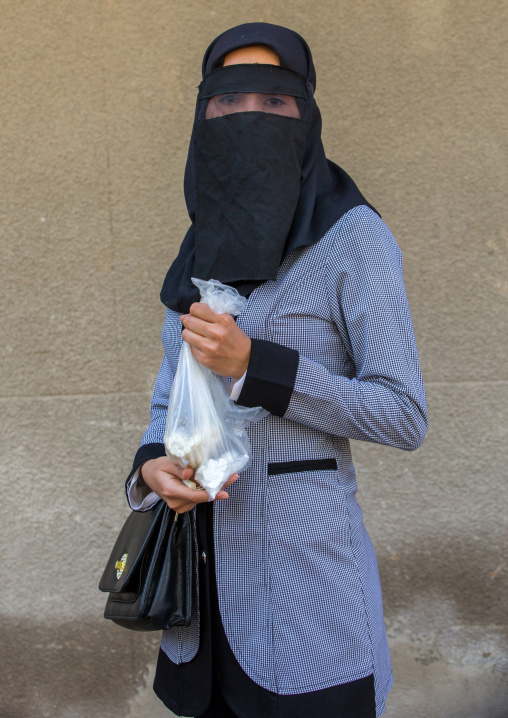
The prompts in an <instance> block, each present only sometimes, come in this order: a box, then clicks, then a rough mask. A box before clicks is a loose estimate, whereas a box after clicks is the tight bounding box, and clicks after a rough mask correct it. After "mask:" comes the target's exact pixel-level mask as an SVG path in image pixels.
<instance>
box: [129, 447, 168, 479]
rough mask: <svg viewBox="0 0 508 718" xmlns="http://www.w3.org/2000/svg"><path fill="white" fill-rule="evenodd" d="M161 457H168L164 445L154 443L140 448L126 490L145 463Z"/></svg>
mask: <svg viewBox="0 0 508 718" xmlns="http://www.w3.org/2000/svg"><path fill="white" fill-rule="evenodd" d="M160 456H166V449H165V448H164V444H156V443H153V444H143V446H140V447H139V449H138V450H137V451H136V456H135V457H134V462H133V464H132V469H131V472H130V474H129V476H128V477H127V479H126V481H125V490H126V491H127V483H128V481H129V479H130V478H131V476H132V474H133V473H134V472H135V471H137V470H138V469H139V467H140V466H141V464H144V463H145V461H149V460H150V459H158V458H159V457H160Z"/></svg>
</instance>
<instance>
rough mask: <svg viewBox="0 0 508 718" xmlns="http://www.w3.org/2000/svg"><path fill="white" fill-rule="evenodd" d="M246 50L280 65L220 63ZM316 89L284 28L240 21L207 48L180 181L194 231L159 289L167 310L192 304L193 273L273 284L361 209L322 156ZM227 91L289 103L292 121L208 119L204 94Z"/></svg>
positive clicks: (242, 115)
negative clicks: (295, 253)
mask: <svg viewBox="0 0 508 718" xmlns="http://www.w3.org/2000/svg"><path fill="white" fill-rule="evenodd" d="M249 45H266V46H268V47H269V48H270V49H272V50H274V51H275V52H276V53H277V54H278V55H279V58H280V62H281V66H280V67H278V66H274V65H261V64H259V65H258V64H245V65H230V66H227V67H224V68H223V67H222V62H223V59H224V56H225V55H226V54H227V53H228V52H231V51H232V50H234V49H237V48H240V47H245V46H249ZM314 88H315V72H314V66H313V64H312V58H311V55H310V50H309V48H308V46H307V44H306V43H305V41H304V40H303V38H301V37H300V36H299V35H297V34H296V33H294V32H292V31H291V30H287V29H286V28H282V27H278V26H275V25H267V24H265V23H251V24H247V25H241V26H239V27H237V28H233V29H232V30H228V31H227V32H225V33H223V34H222V35H220V36H219V37H218V38H217V39H216V40H215V41H214V42H213V43H212V44H211V45H210V47H209V48H208V50H207V52H206V53H205V57H204V60H203V82H202V83H201V85H200V88H199V94H198V100H197V105H196V114H195V121H194V127H193V132H192V137H191V143H190V149H189V156H188V159H187V166H186V170H185V181H184V190H185V199H186V202H187V209H188V211H189V216H190V219H191V222H192V225H191V227H190V228H189V230H188V232H187V234H186V236H185V239H184V241H183V243H182V245H181V247H180V252H179V254H178V257H177V258H176V260H175V261H174V262H173V264H172V265H171V267H170V269H169V271H168V273H167V276H166V279H165V281H164V285H163V287H162V291H161V300H162V302H163V303H164V304H165V305H166V306H168V307H169V308H170V309H173V310H175V311H177V312H180V313H185V312H188V310H189V307H190V304H192V302H194V301H199V294H198V292H197V290H196V288H195V287H194V285H193V284H192V283H191V281H190V278H191V277H194V276H195V277H199V278H201V279H219V280H220V281H222V282H224V283H226V284H231V285H233V286H235V287H236V288H237V289H238V291H239V292H240V293H241V294H243V295H244V296H247V295H248V294H249V293H250V292H251V291H252V290H253V289H254V288H255V287H257V286H259V285H260V284H261V283H262V282H264V281H267V280H272V279H275V277H276V275H277V271H278V268H279V266H280V264H281V262H282V260H283V259H284V257H286V256H287V254H288V253H289V252H291V251H292V250H293V249H296V248H297V247H302V246H306V245H310V244H314V243H315V242H317V241H319V239H321V237H322V236H323V235H324V234H325V233H326V231H327V230H328V229H330V227H331V226H333V224H335V222H336V221H337V220H338V219H339V218H340V217H341V216H342V215H343V214H345V212H347V211H348V210H349V209H351V208H352V207H355V206H358V205H360V204H368V203H367V202H366V201H365V199H364V198H363V196H362V195H361V193H360V192H359V190H358V189H357V187H356V185H355V184H354V183H353V181H352V180H351V179H350V178H349V177H348V175H346V173H345V172H344V171H343V170H341V169H340V168H339V167H337V166H336V165H334V164H333V163H331V162H329V161H328V160H327V159H326V157H325V154H324V149H323V146H322V143H321V117H320V113H319V109H318V107H317V105H316V103H315V101H314V98H313V93H314ZM228 93H231V94H232V95H233V94H234V93H264V94H266V95H271V94H277V95H285V96H289V97H293V98H295V101H296V104H297V107H298V110H299V115H300V116H299V117H295V116H292V117H288V116H284V115H279V114H270V113H269V112H259V111H253V112H252V111H251V112H243V111H240V112H234V113H232V114H224V115H223V116H220V117H214V118H212V119H206V108H207V105H208V102H209V98H211V97H215V96H223V95H226V96H227V95H228Z"/></svg>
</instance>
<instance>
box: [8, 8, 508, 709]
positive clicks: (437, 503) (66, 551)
mask: <svg viewBox="0 0 508 718" xmlns="http://www.w3.org/2000/svg"><path fill="white" fill-rule="evenodd" d="M247 7H248V9H244V8H247ZM507 8H508V6H507V4H506V3H505V2H503V1H502V0H482V1H481V2H480V0H474V1H473V2H461V3H459V2H452V0H398V1H397V2H395V1H394V0H384V2H374V0H341V2H335V1H334V0H315V2H312V3H309V2H304V1H303V0H296V1H294V2H291V1H290V2H289V3H273V2H265V1H263V0H251V2H250V3H249V4H248V5H247V4H242V3H235V2H231V1H230V0H218V1H217V2H215V3H207V2H205V1H204V0H191V1H190V2H186V3H181V2H178V3H177V2H175V1H174V0H173V1H171V0H165V1H163V0H143V1H141V0H137V1H136V0H72V1H71V0H20V2H16V3H14V2H9V0H0V18H1V20H0V78H1V79H0V169H1V171H0V185H1V186H0V222H1V229H0V231H1V261H0V296H1V298H2V342H1V347H0V353H1V377H2V390H1V396H0V417H1V422H2V424H1V426H2V429H1V433H0V437H1V441H2V451H1V456H2V481H3V489H2V510H3V518H2V524H1V541H2V547H3V551H2V555H3V558H2V579H1V585H2V591H1V593H0V602H1V620H2V624H1V629H0V641H1V643H2V650H3V655H2V661H1V665H2V671H1V673H2V679H1V683H2V689H1V699H0V706H1V707H0V714H1V715H2V716H8V717H9V718H22V717H23V718H25V717H26V718H32V717H34V718H35V717H39V716H51V717H52V718H74V717H79V718H81V717H82V716H83V717H84V716H90V715H94V716H100V717H107V718H125V716H136V717H142V716H151V717H152V718H154V717H155V716H159V715H160V716H163V715H169V714H168V713H167V712H166V711H165V710H163V709H162V707H159V704H158V703H157V702H156V700H155V699H154V698H153V697H152V695H151V691H150V687H149V681H150V675H151V672H152V671H153V664H154V661H155V657H156V652H157V649H156V643H155V640H154V637H150V636H143V635H136V634H131V633H130V632H127V631H123V630H122V629H120V628H117V627H115V626H112V625H109V624H107V623H106V622H105V621H104V620H103V619H102V618H101V615H102V609H103V603H104V600H103V597H102V595H100V594H99V593H98V592H97V590H96V584H97V582H98V578H99V576H100V573H101V570H102V566H103V564H104V562H105V560H106V558H107V556H108V554H109V551H110V548H111V546H112V542H113V540H114V538H115V536H116V533H117V531H118V529H119V527H120V525H121V523H122V521H123V518H124V516H125V515H126V513H127V509H126V505H125V503H124V498H123V489H122V484H123V479H124V476H125V475H126V473H127V472H128V469H129V465H130V462H131V460H132V456H133V454H134V451H135V449H136V447H137V445H138V442H139V439H140V437H141V434H142V432H143V430H144V427H145V425H146V423H147V420H148V401H149V396H150V392H151V387H152V384H153V381H154V377H155V374H156V372H157V369H158V364H159V362H160V359H161V348H160V344H159V333H160V328H161V323H162V319H163V313H164V312H163V307H162V305H160V303H159V300H158V293H159V288H160V285H161V282H162V280H163V277H164V274H165V271H166V268H167V266H168V265H169V263H170V261H171V260H172V258H173V256H174V253H175V250H176V248H177V247H178V245H179V242H180V240H181V238H182V236H183V233H184V231H185V228H186V225H187V218H186V212H185V207H184V202H183V194H182V177H183V168H184V163H185V158H186V153H187V142H188V137H189V132H190V127H191V121H192V115H193V107H194V96H195V89H194V88H195V87H196V85H197V84H198V82H199V71H200V62H201V56H202V53H203V51H204V49H205V47H206V46H207V44H208V43H209V41H211V40H212V39H213V37H215V35H216V34H218V33H219V32H220V31H222V30H224V29H226V28H227V27H228V26H231V25H234V24H237V23H240V22H246V21H252V20H265V21H269V22H275V23H281V24H285V25H287V26H289V27H292V28H294V29H295V30H297V31H299V32H301V33H302V35H303V36H304V37H305V38H306V39H307V40H308V41H309V43H310V45H311V47H312V48H313V52H314V56H315V61H316V66H317V72H318V92H317V95H318V102H319V104H320V106H321V108H322V111H323V116H324V128H325V129H324V140H325V144H326V149H327V151H328V154H329V156H330V157H332V158H333V159H335V160H336V161H337V162H339V163H340V164H341V165H343V166H344V168H345V169H346V170H347V171H348V172H350V173H351V174H352V175H353V177H354V178H355V179H356V180H357V182H358V184H359V185H360V187H361V188H362V190H363V191H364V193H365V194H366V195H367V197H368V198H369V199H370V201H371V202H372V203H373V204H374V205H375V206H376V207H378V208H379V210H380V211H381V212H382V214H383V217H384V218H385V220H386V221H387V222H388V224H389V225H390V226H391V228H392V230H393V231H394V233H395V235H396V237H397V238H398V240H399V243H400V245H401V247H402V250H403V252H404V258H405V276H406V282H407V289H408V294H409V298H410V303H411V307H412V312H413V318H414V323H415V329H416V334H417V339H418V345H419V349H420V354H421V360H422V367H423V372H424V376H425V379H426V385H427V389H428V400H429V415H430V430H429V434H428V438H427V439H426V442H425V443H424V445H423V447H422V448H421V449H420V450H419V451H418V452H417V453H416V454H405V453H402V452H397V451H395V450H390V449H387V448H385V447H379V446H373V445H360V444H355V445H354V453H355V457H356V462H357V467H358V480H359V488H360V491H359V498H360V501H361V503H362V506H363V507H364V510H365V516H366V523H367V526H368V528H369V530H370V532H371V535H372V538H373V540H374V543H375V545H376V549H377V553H378V556H379V563H380V570H381V575H382V582H383V589H384V596H385V604H386V619H387V624H388V628H389V634H390V638H391V645H392V650H393V659H394V670H395V677H396V687H395V689H394V691H393V693H392V696H391V699H390V701H389V706H388V712H387V716H389V718H407V717H408V716H411V718H417V717H422V718H423V717H425V718H452V716H453V717H455V716H460V717H461V718H503V717H504V718H506V716H507V715H508V707H507V706H508V687H507V683H508V659H507V657H506V647H507V628H506V588H507V583H508V558H507V546H506V530H507V513H508V512H507V509H506V506H507V504H506V499H507V482H506V478H507V476H506V475H507V468H506V466H507V457H506V446H507V409H506V407H507V405H508V381H507V380H508V364H507V361H506V354H507V349H508V340H507V334H506V327H507V303H508V206H507V202H506V196H507V189H508V187H507V184H508V171H507V166H508V157H507V131H508V121H507V110H508V88H507V68H508V42H507V37H506V35H507V27H508V25H507V21H508V17H507V15H508V12H507Z"/></svg>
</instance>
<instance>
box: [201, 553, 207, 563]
mask: <svg viewBox="0 0 508 718" xmlns="http://www.w3.org/2000/svg"><path fill="white" fill-rule="evenodd" d="M201 563H206V553H205V552H204V551H202V552H201Z"/></svg>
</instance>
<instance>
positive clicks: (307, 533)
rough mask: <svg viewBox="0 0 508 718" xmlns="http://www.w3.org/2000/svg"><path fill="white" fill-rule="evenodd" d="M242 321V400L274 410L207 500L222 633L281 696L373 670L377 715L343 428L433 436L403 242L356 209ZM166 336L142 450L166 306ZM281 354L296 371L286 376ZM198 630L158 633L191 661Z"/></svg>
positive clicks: (374, 642) (368, 435) (375, 659)
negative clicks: (251, 358)
mask: <svg viewBox="0 0 508 718" xmlns="http://www.w3.org/2000/svg"><path fill="white" fill-rule="evenodd" d="M237 321H238V325H239V326H240V327H241V329H243V330H244V331H245V332H246V333H247V334H248V335H249V336H250V337H251V338H252V339H253V353H254V354H255V355H256V356H257V360H256V362H253V364H254V363H256V364H257V368H253V369H252V372H251V366H250V365H249V370H248V372H247V378H246V380H245V384H244V388H243V389H242V393H241V394H240V397H239V399H238V402H239V403H246V404H249V403H250V402H252V397H253V396H257V397H259V399H258V403H263V405H265V406H266V407H267V408H268V407H269V406H270V405H271V404H273V398H274V396H276V397H277V396H278V399H277V400H276V401H275V405H277V406H280V405H281V402H282V406H283V408H282V409H281V412H280V413H282V415H276V414H275V413H272V414H270V415H269V416H267V417H266V418H265V419H263V420H261V421H260V422H258V423H257V424H254V425H252V426H251V427H250V429H249V436H250V439H251V443H252V462H251V465H250V466H249V468H248V469H247V470H246V471H244V472H242V474H241V475H240V479H239V480H238V481H237V482H236V483H235V484H233V485H232V486H231V487H230V488H229V489H228V492H229V494H230V499H229V500H228V501H219V502H216V504H215V506H214V512H215V513H214V530H215V537H214V538H215V553H216V574H217V585H218V594H219V606H220V611H221V615H222V618H223V622H224V628H225V631H226V635H227V637H228V640H229V643H230V645H231V648H232V650H233V653H234V654H235V656H236V658H237V660H238V662H239V663H240V665H241V666H242V668H243V669H244V671H245V672H246V673H247V674H248V675H249V676H250V677H251V678H252V679H253V680H254V681H255V682H256V683H258V684H259V685H261V686H263V687H264V688H266V689H268V690H270V691H273V692H276V693H279V694H286V695H287V694H295V693H305V692H309V691H315V690H319V689H322V688H327V687H330V686H334V685H338V684H341V683H345V682H348V681H353V680H355V679H358V678H363V677H365V676H368V675H370V674H374V679H375V687H376V703H377V714H378V715H381V714H382V713H383V712H384V704H385V699H386V696H387V694H388V691H389V690H390V687H391V684H392V674H391V667H390V657H389V651H388V645H387V640H386V632H385V627H384V622H383V614H382V600H381V588H380V584H379V576H378V570H377V564H376V558H375V554H374V549H373V546H372V543H371V541H370V539H369V536H368V534H367V531H366V530H365V528H364V526H363V520H362V512H361V509H360V507H359V505H358V504H357V502H356V499H355V494H356V488H357V487H356V480H355V471H354V468H353V464H352V460H351V451H350V447H349V439H359V440H363V441H372V442H376V443H380V444H386V445H388V446H392V447H397V448H400V449H405V450H409V451H410V450H413V449H416V448H418V446H419V445H420V444H421V442H422V440H423V437H424V435H425V431H426V426H427V420H426V403H425V391H424V387H423V382H422V377H421V373H420V367H419V362H418V354H417V350H416V345H415V339H414V334H413V327H412V322H411V316H410V312H409V307H408V303H407V298H406V292H405V288H404V282H403V276H402V257H401V253H400V250H399V248H398V246H397V243H396V242H395V240H394V238H393V236H392V234H391V233H390V231H389V230H388V228H387V227H386V225H385V224H384V223H383V222H382V221H381V219H380V218H379V217H378V216H377V215H376V214H375V213H374V212H373V211H372V210H370V209H369V208H368V207H365V206H362V207H356V208H354V209H352V210H350V211H349V212H348V213H347V214H345V215H344V216H343V217H342V218H341V219H340V220H339V221H338V222H337V223H336V224H335V225H334V226H333V227H332V228H331V229H330V230H329V231H328V232H327V234H326V235H325V236H324V237H323V238H322V239H321V240H320V241H319V242H318V243H317V244H314V245H312V246H309V247H304V248H301V249H297V250H295V251H294V252H292V253H291V254H290V255H289V256H288V257H287V258H286V260H285V261H284V263H283V264H282V266H281V267H280V270H279V273H278V276H277V279H276V280H275V281H269V282H265V283H264V284H263V285H261V286H260V287H258V288H257V289H255V290H254V292H252V294H251V295H250V297H249V300H248V303H247V307H246V308H245V310H244V311H243V312H242V314H241V315H240V316H239V317H238V320H237ZM162 340H163V345H164V352H165V356H164V360H163V363H162V366H161V370H160V372H159V375H158V377H157V381H156V384H155V390H154V394H153V399H152V413H151V416H152V419H151V423H150V426H149V428H148V430H147V431H146V433H145V435H144V437H143V440H142V446H143V445H147V444H157V443H159V444H160V443H161V442H162V441H163V434H164V426H165V420H166V411H167V403H168V396H169V391H170V387H171V381H172V377H173V375H174V372H175V371H176V367H177V363H178V354H179V351H180V346H181V341H182V340H181V324H180V321H179V316H178V314H176V313H175V312H173V311H171V310H168V312H167V316H166V322H165V325H164V329H163V333H162ZM265 342H273V343H275V344H274V345H267V344H265ZM271 346H273V348H274V349H275V350H276V351H275V353H273V354H270V357H271V358H270V361H267V362H264V363H263V360H262V356H263V347H264V348H265V349H266V348H267V347H268V348H270V347H271ZM295 357H296V362H295ZM286 359H287V366H293V367H294V371H289V372H285V371H284V367H285V360H286ZM249 372H251V375H250V374H249ZM288 377H289V379H288ZM288 381H289V382H290V384H291V386H289V387H288ZM279 385H280V390H279ZM245 397H247V398H245ZM145 448H146V447H145ZM323 459H335V460H336V462H337V468H336V469H329V468H326V469H315V468H312V466H313V464H312V463H308V462H312V461H313V460H323ZM297 461H298V462H300V464H301V465H300V466H296V467H295V468H296V470H294V469H293V470H292V467H289V469H288V471H287V472H286V473H280V471H281V468H280V466H279V467H278V470H277V472H276V473H273V472H270V473H269V469H268V467H269V466H270V465H273V464H281V463H285V462H297ZM283 468H284V467H282V469H283ZM198 640H199V629H198V626H197V618H196V620H194V621H193V625H192V626H191V627H189V628H174V629H171V630H170V631H166V632H165V633H164V635H163V640H162V648H163V650H164V651H165V652H166V653H167V655H168V656H169V657H170V658H171V660H173V661H175V662H181V661H188V660H190V659H191V658H192V657H193V656H194V655H195V653H196V650H197V645H198Z"/></svg>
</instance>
